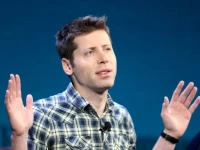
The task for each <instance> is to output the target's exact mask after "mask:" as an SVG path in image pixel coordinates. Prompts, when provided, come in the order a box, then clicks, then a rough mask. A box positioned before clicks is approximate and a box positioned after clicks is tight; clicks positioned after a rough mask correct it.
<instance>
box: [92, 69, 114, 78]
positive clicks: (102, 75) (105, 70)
mask: <svg viewBox="0 0 200 150" xmlns="http://www.w3.org/2000/svg"><path fill="white" fill-rule="evenodd" d="M111 72H112V70H110V69H104V70H100V71H98V72H96V74H97V75H99V76H101V77H105V76H108V75H109V74H110V73H111Z"/></svg>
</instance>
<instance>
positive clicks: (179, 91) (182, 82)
mask: <svg viewBox="0 0 200 150" xmlns="http://www.w3.org/2000/svg"><path fill="white" fill-rule="evenodd" d="M183 86H184V81H180V82H179V84H178V85H177V87H176V89H175V90H174V93H173V95H172V101H177V100H178V98H179V95H180V93H181V90H182V88H183Z"/></svg>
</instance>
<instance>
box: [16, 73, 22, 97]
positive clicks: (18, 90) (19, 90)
mask: <svg viewBox="0 0 200 150" xmlns="http://www.w3.org/2000/svg"><path fill="white" fill-rule="evenodd" d="M16 96H17V97H21V81H20V77H19V75H16Z"/></svg>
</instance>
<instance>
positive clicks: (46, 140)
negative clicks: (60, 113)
mask: <svg viewBox="0 0 200 150" xmlns="http://www.w3.org/2000/svg"><path fill="white" fill-rule="evenodd" d="M33 110H34V121H33V126H32V127H31V128H30V130H29V133H28V150H41V149H42V150H49V149H51V148H50V145H51V144H50V143H52V142H53V141H52V140H53V139H52V138H51V131H52V123H51V120H50V119H49V118H48V117H47V116H46V115H45V113H44V112H43V111H42V110H40V109H38V108H37V107H34V109H33Z"/></svg>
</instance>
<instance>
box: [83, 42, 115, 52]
mask: <svg viewBox="0 0 200 150" xmlns="http://www.w3.org/2000/svg"><path fill="white" fill-rule="evenodd" d="M106 46H111V44H104V45H102V47H106ZM95 48H96V47H95V46H92V47H88V48H85V49H84V50H83V51H85V50H88V49H95Z"/></svg>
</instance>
